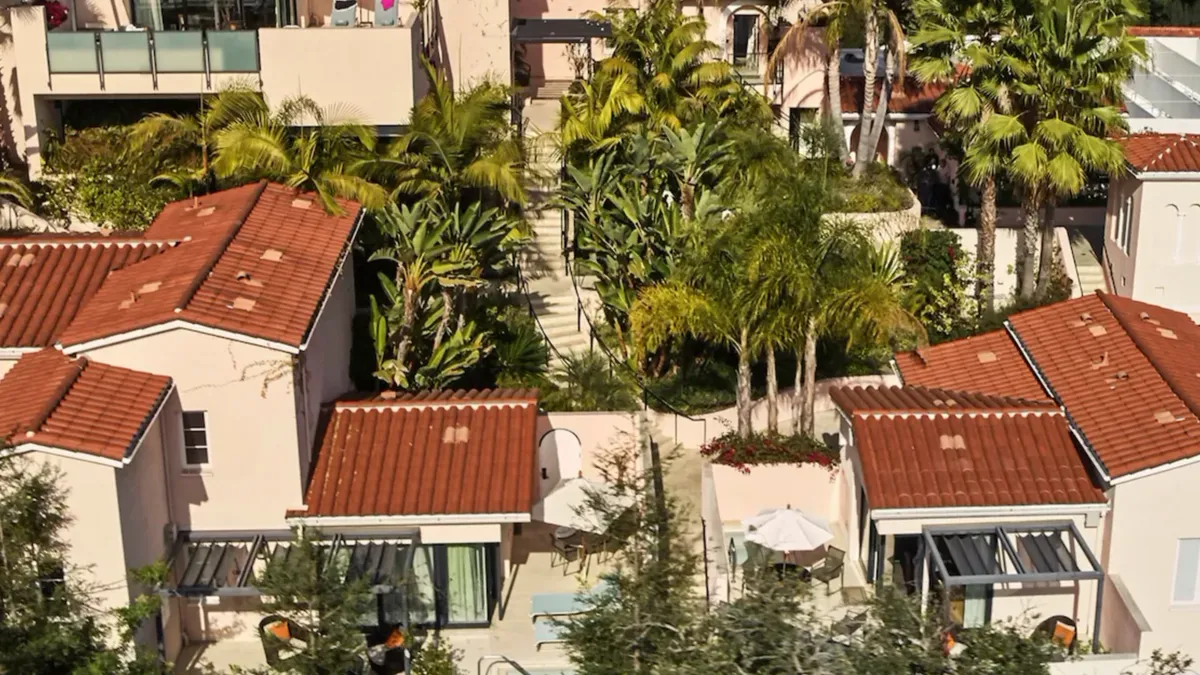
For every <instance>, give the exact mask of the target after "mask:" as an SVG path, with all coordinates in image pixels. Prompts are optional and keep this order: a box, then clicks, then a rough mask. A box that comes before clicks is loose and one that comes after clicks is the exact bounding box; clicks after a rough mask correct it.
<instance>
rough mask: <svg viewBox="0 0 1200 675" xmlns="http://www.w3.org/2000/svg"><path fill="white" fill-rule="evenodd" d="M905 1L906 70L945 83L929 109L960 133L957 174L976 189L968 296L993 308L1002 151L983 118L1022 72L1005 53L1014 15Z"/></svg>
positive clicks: (982, 0) (991, 4)
mask: <svg viewBox="0 0 1200 675" xmlns="http://www.w3.org/2000/svg"><path fill="white" fill-rule="evenodd" d="M912 8H913V15H914V17H915V18H916V21H917V25H918V29H917V31H916V33H915V34H914V35H913V36H912V38H911V41H910V43H911V45H912V47H913V49H914V53H913V56H912V72H913V74H914V75H916V77H917V79H919V80H920V81H922V82H933V83H939V84H944V85H946V90H945V92H943V93H942V95H941V96H939V97H938V100H937V101H936V102H935V104H934V114H935V115H936V116H937V117H938V118H939V119H940V120H942V121H943V122H944V123H945V124H946V126H947V128H948V129H950V130H952V131H953V133H954V135H955V136H956V137H957V138H959V139H961V141H962V143H963V145H964V146H965V148H964V155H965V156H964V162H963V167H962V168H963V170H964V174H965V176H966V178H967V180H968V181H969V182H970V183H971V184H972V185H973V186H975V187H977V188H979V190H980V214H979V244H978V248H977V251H976V256H975V257H976V282H975V284H976V286H975V297H976V298H977V299H978V301H979V311H980V312H981V313H987V312H990V311H992V310H993V309H994V307H995V302H994V300H995V299H994V290H995V283H994V278H995V268H996V179H997V176H998V175H999V174H1000V173H1001V172H1002V171H1003V168H1004V164H1005V162H1004V159H1005V157H1004V155H1003V154H1002V153H1001V152H1000V149H999V148H998V147H997V146H996V145H995V144H994V143H990V142H989V141H988V139H987V137H986V135H985V134H984V133H983V125H985V124H986V123H987V121H988V118H989V117H990V116H991V114H992V112H993V111H996V110H999V111H1000V112H1005V113H1007V112H1011V100H1012V92H1011V91H1010V90H1009V86H1008V83H1009V82H1010V81H1011V80H1013V79H1014V78H1015V77H1017V76H1018V75H1021V76H1023V75H1027V74H1028V64H1026V63H1024V62H1022V61H1019V60H1016V59H1011V58H1007V56H1008V51H1009V50H1011V48H1012V46H1011V41H1012V40H1013V39H1015V38H1016V36H1017V32H1018V22H1019V20H1020V16H1021V15H1020V12H1019V11H1018V10H1017V8H1016V6H1015V4H1014V3H1013V2H1012V1H1011V0H917V2H914V3H913V5H912Z"/></svg>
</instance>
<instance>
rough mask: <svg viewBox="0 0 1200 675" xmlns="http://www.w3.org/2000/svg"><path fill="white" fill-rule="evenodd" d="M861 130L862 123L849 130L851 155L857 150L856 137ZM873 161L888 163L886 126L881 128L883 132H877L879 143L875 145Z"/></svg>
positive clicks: (857, 137)
mask: <svg viewBox="0 0 1200 675" xmlns="http://www.w3.org/2000/svg"><path fill="white" fill-rule="evenodd" d="M861 132H862V125H861V124H860V125H858V126H856V127H854V131H852V132H850V156H851V157H853V156H854V154H855V153H856V152H858V139H859V136H860V135H861ZM875 161H877V162H883V163H884V164H887V163H888V128H887V127H886V126H885V127H884V128H883V133H882V134H879V144H878V145H876V146H875Z"/></svg>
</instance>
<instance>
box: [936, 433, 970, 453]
mask: <svg viewBox="0 0 1200 675" xmlns="http://www.w3.org/2000/svg"><path fill="white" fill-rule="evenodd" d="M939 440H940V441H941V446H942V449H943V450H966V449H967V443H966V441H964V440H963V437H962V434H954V435H953V436H952V435H950V434H942V436H941V438H940V439H939Z"/></svg>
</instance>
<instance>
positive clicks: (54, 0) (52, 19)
mask: <svg viewBox="0 0 1200 675" xmlns="http://www.w3.org/2000/svg"><path fill="white" fill-rule="evenodd" d="M41 4H42V5H43V6H44V7H45V8H46V25H47V26H49V27H50V29H51V30H53V29H55V28H58V27H59V26H61V25H63V23H64V22H66V20H67V17H68V16H70V13H69V12H68V10H67V6H66V5H64V4H63V3H61V2H59V1H58V0H46V2H43V3H41Z"/></svg>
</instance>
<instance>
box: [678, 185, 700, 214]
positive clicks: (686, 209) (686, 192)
mask: <svg viewBox="0 0 1200 675" xmlns="http://www.w3.org/2000/svg"><path fill="white" fill-rule="evenodd" d="M679 208H680V210H681V211H682V212H683V218H684V220H691V219H693V218H695V217H696V186H695V185H692V184H691V183H690V182H689V181H683V184H682V185H681V186H680V188H679Z"/></svg>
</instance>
